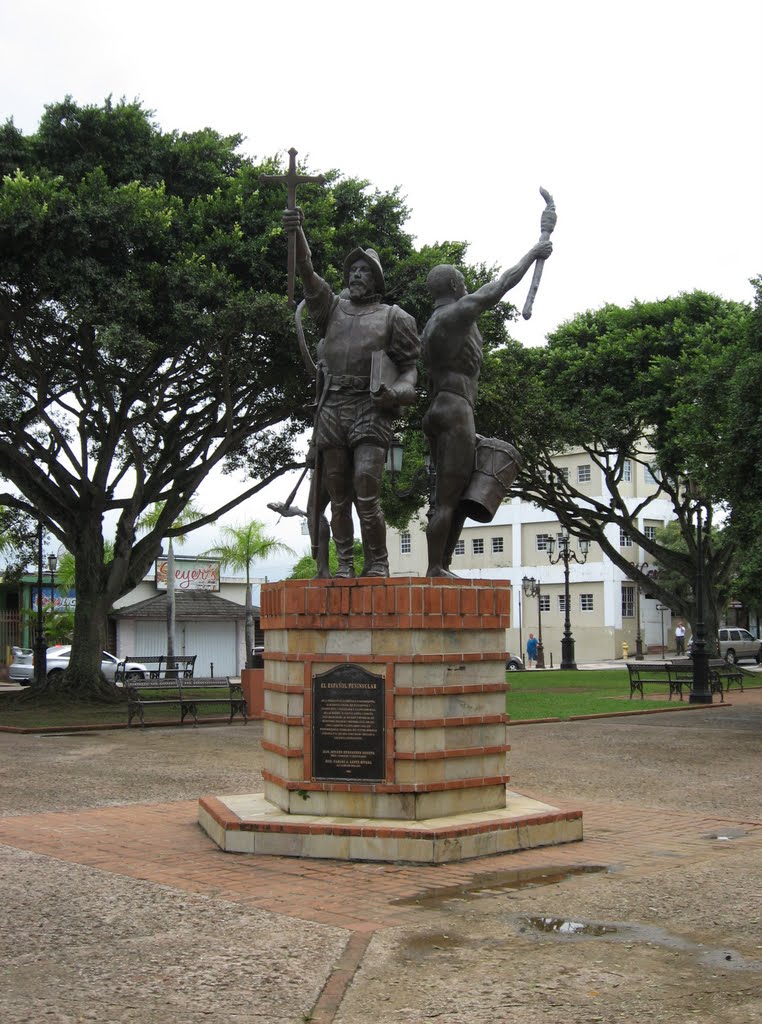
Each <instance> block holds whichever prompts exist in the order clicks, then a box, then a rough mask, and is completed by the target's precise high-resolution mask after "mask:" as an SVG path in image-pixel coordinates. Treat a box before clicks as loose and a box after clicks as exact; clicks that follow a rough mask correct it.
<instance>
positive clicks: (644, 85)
mask: <svg viewBox="0 0 762 1024" xmlns="http://www.w3.org/2000/svg"><path fill="white" fill-rule="evenodd" d="M761 41H762V4H760V3H759V0H724V3H722V4H719V3H717V2H716V0H715V2H711V3H710V2H707V0H639V2H637V3H634V2H631V0H630V2H628V0H619V2H612V0H576V2H575V3H571V2H568V0H560V2H559V0H545V2H544V3H536V4H534V3H527V2H522V3H512V2H509V0H503V2H502V3H500V4H498V3H496V2H495V0H491V2H482V0H471V2H470V3H468V4H462V3H457V4H456V3H452V2H450V0H439V2H435V0H405V2H400V0H387V2H386V3H384V4H378V3H374V4H370V3H366V4H358V3H357V2H354V3H349V2H346V0H323V2H322V3H316V2H306V0H283V2H282V3H280V4H276V3H274V2H273V0H266V2H257V0H248V2H240V0H227V2H226V3H223V4H220V5H215V4H210V3H200V2H198V0H183V2H175V0H152V2H150V3H149V2H147V0H131V3H130V4H129V5H124V4H115V3H109V2H108V0H69V2H68V3H61V2H60V0H59V2H56V3H53V2H51V0H25V2H24V3H23V4H16V5H14V6H13V7H10V8H9V6H8V5H6V7H5V11H4V13H3V15H2V19H1V20H0V83H1V87H0V102H1V103H2V110H0V115H1V116H2V119H3V120H5V119H6V118H7V117H13V119H14V121H15V123H16V125H17V126H18V127H20V128H21V129H22V130H23V131H24V132H25V133H31V132H33V131H34V130H35V128H36V126H37V124H38V121H39V118H40V116H41V114H42V112H43V108H44V106H45V104H47V103H51V102H55V101H58V100H61V99H63V97H64V96H65V95H66V94H70V95H72V96H73V97H74V99H75V100H76V101H77V102H79V103H82V104H89V103H101V102H102V101H103V99H104V98H105V97H106V96H107V95H109V94H110V95H112V96H113V97H114V98H115V99H118V98H120V97H122V96H124V97H126V98H127V99H134V98H139V99H140V100H141V101H142V102H143V103H144V105H145V106H146V107H148V108H149V109H151V110H153V111H154V112H155V117H156V120H157V121H158V123H159V124H160V125H161V127H162V128H163V129H164V130H172V129H178V130H181V131H192V130H195V129H198V128H202V127H204V126H207V125H208V126H210V127H212V128H214V129H216V130H217V131H220V132H222V133H234V132H237V133H240V134H242V135H244V136H245V142H244V146H243V149H244V151H245V152H246V153H247V154H249V155H251V156H257V157H263V156H268V155H272V154H274V153H276V152H278V151H286V150H288V149H289V147H291V146H293V147H295V148H296V149H297V150H298V151H299V154H300V158H307V159H308V160H309V164H310V167H311V169H312V171H313V172H318V171H321V170H327V169H329V168H334V167H335V168H338V169H340V170H341V171H342V172H343V173H345V174H348V175H356V176H359V177H363V178H367V179H368V180H369V181H371V182H372V183H373V184H374V185H376V186H378V187H379V188H382V189H389V188H392V187H394V186H397V185H398V186H399V187H400V189H401V192H402V194H403V195H404V196H405V197H406V199H407V203H408V205H409V207H410V209H411V211H412V216H411V219H410V221H409V223H408V228H409V230H410V231H411V232H412V233H413V234H414V235H415V236H416V239H417V243H418V244H419V245H420V244H424V243H431V242H435V241H442V240H445V239H465V240H467V241H469V242H470V250H469V255H470V258H471V260H472V261H484V262H486V263H487V264H490V265H492V264H496V265H498V266H499V267H500V268H504V267H506V266H509V265H511V264H513V263H514V262H515V261H516V260H517V259H518V258H519V256H521V255H522V254H523V253H524V252H525V251H526V250H527V249H528V248H529V247H530V246H531V245H532V244H533V243H534V242H535V241H536V240H537V238H538V236H539V223H540V214H541V212H542V208H543V201H542V199H541V197H540V195H539V191H538V189H539V187H540V186H541V185H542V186H544V187H545V188H547V189H549V190H550V191H551V192H552V193H553V195H554V197H555V200H556V205H557V208H558V226H557V228H556V231H555V234H554V242H555V253H554V255H553V257H552V259H551V260H550V261H549V262H548V264H547V266H546V268H545V274H544V277H543V281H542V285H541V288H540V291H539V294H538V296H537V300H536V303H535V312H534V315H533V317H532V319H531V320H530V321H524V320H522V319H519V320H518V321H517V322H516V323H515V324H514V325H513V334H514V336H515V337H516V338H517V339H518V340H520V341H521V342H522V343H524V344H526V345H538V344H542V343H543V339H544V338H545V335H546V334H547V333H548V332H550V331H552V330H553V329H554V328H555V327H556V326H557V325H558V324H560V323H562V322H564V321H565V320H567V319H570V318H571V317H573V316H575V315H576V314H577V313H579V312H582V311H584V310H586V309H594V308H597V307H599V306H601V305H603V304H604V303H606V302H614V303H617V304H620V305H627V304H629V303H630V302H632V301H633V299H636V298H637V299H641V300H652V299H661V298H665V297H667V296H669V295H675V294H677V293H679V292H681V291H691V290H693V289H696V288H700V289H704V290H707V291H711V292H715V293H717V294H719V295H721V296H724V297H725V298H728V299H737V300H741V301H751V298H752V289H751V287H750V285H749V278H750V277H752V276H755V275H757V274H759V273H761V272H762V259H761V258H760V257H761V256H762V195H761V193H762V188H761V187H760V182H762V131H761V130H760V98H761V97H762V62H761V61H760V56H759V54H760V42H761ZM307 229H308V230H309V225H307ZM357 241H358V244H363V243H364V241H365V240H364V239H358V240H357ZM318 269H319V268H318ZM527 286H528V280H525V281H524V282H522V284H521V285H519V286H518V288H517V289H516V290H515V292H514V293H512V295H511V296H510V298H511V299H512V301H514V302H515V304H516V305H518V306H519V307H521V306H522V305H523V301H524V298H525V295H526V289H527ZM419 326H423V325H419ZM231 486H232V487H233V489H235V486H242V485H231ZM288 489H289V488H288V486H284V487H283V488H281V489H280V490H281V491H283V490H285V491H288ZM200 499H201V503H202V504H204V505H206V507H211V502H207V501H206V500H205V497H204V494H203V492H202V494H201V496H200ZM302 500H305V496H302ZM250 516H256V517H257V518H260V519H264V520H266V521H267V522H268V524H269V525H272V526H273V528H274V526H275V522H276V521H275V519H274V518H272V516H271V513H269V512H268V511H267V510H266V509H265V508H264V501H262V500H259V501H253V502H250V503H248V504H247V505H245V506H243V507H242V508H241V509H240V510H238V511H237V512H236V513H233V514H232V515H230V516H228V517H226V518H227V520H228V521H229V520H231V519H242V518H246V517H250ZM286 525H287V526H288V529H287V530H283V531H282V530H281V528H279V530H278V532H279V534H281V535H282V536H283V537H284V539H286V540H287V541H288V542H289V543H291V544H292V545H293V546H296V547H298V548H299V550H300V551H303V550H304V539H303V538H302V537H301V535H300V533H299V530H298V523H297V521H295V520H291V521H286V522H285V523H281V527H284V526H286ZM209 543H213V539H210V538H209V537H208V536H207V537H205V540H204V544H209ZM202 546H203V545H202ZM187 549H188V550H191V544H190V543H189V544H188V545H187ZM284 568H285V567H284ZM265 571H267V570H266V569H265ZM269 574H270V575H271V578H272V577H273V576H277V575H280V568H279V567H278V564H276V563H275V562H273V563H272V565H270V567H269Z"/></svg>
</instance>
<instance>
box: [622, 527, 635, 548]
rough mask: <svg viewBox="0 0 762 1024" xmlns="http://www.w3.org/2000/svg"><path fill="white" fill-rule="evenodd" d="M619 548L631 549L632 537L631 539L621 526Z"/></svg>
mask: <svg viewBox="0 0 762 1024" xmlns="http://www.w3.org/2000/svg"><path fill="white" fill-rule="evenodd" d="M619 547H620V548H631V547H632V537H630V536H629V535H628V534H627V533H626V532H625V531H624V530H623V529H622V527H621V526H620V527H619Z"/></svg>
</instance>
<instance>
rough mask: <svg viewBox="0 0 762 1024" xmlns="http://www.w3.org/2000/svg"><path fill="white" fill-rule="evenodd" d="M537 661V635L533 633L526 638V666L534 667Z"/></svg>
mask: <svg viewBox="0 0 762 1024" xmlns="http://www.w3.org/2000/svg"><path fill="white" fill-rule="evenodd" d="M536 662H537V637H536V636H535V635H534V633H530V634H529V639H528V640H527V668H535V665H536Z"/></svg>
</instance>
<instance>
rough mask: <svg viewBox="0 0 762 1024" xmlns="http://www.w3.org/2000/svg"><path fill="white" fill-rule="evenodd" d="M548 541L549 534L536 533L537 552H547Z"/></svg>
mask: <svg viewBox="0 0 762 1024" xmlns="http://www.w3.org/2000/svg"><path fill="white" fill-rule="evenodd" d="M550 539H551V538H550V534H549V533H538V534H537V550H538V551H547V550H548V541H549V540H550Z"/></svg>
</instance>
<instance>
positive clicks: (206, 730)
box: [0, 691, 762, 1024]
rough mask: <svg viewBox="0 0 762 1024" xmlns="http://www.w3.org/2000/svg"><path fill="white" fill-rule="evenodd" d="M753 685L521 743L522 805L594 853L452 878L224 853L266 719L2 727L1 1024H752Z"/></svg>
mask: <svg viewBox="0 0 762 1024" xmlns="http://www.w3.org/2000/svg"><path fill="white" fill-rule="evenodd" d="M759 694H760V691H756V692H751V691H749V692H747V693H746V694H743V695H740V694H738V695H737V694H735V693H734V694H732V695H731V702H732V707H730V708H727V709H722V710H720V711H717V710H714V709H712V710H707V711H704V710H700V711H692V712H689V713H688V714H685V715H681V714H679V713H674V714H669V715H649V716H647V717H644V718H627V719H603V720H594V721H586V722H578V723H567V724H564V723H559V724H547V725H538V726H522V725H518V726H514V727H512V730H511V742H512V746H513V750H512V752H511V754H509V755H508V767H509V770H510V773H511V775H512V782H511V788H512V789H514V788H515V789H516V790H518V791H520V792H522V793H525V794H526V795H527V796H529V797H531V798H533V799H539V800H544V801H546V802H549V803H552V804H555V805H558V804H563V803H564V801H566V802H568V803H569V804H575V805H580V806H582V808H583V812H584V822H585V839H584V841H583V842H582V843H574V844H568V845H565V846H560V847H553V848H544V849H540V850H528V851H522V852H517V853H513V854H506V855H498V856H494V857H485V858H479V859H477V860H474V861H470V862H468V863H467V864H452V865H442V866H438V867H432V866H421V867H411V866H409V865H402V864H359V863H351V862H350V863H343V862H333V861H309V862H305V861H295V860H291V859H289V858H281V857H257V856H256V855H253V856H252V855H234V854H230V855H227V854H224V853H222V852H221V851H219V850H218V849H217V848H216V847H215V846H214V844H213V843H212V842H211V841H210V840H209V839H208V837H206V836H205V835H204V834H203V833H202V832H201V830H200V829H199V828H198V826H197V825H196V821H195V818H196V810H197V799H198V797H199V796H200V795H202V794H207V793H226V792H227V793H247V792H256V791H257V790H259V789H261V788H262V786H261V775H260V769H261V763H262V757H261V750H260V747H259V742H260V740H261V725H259V724H258V723H253V724H252V725H251V726H249V727H247V728H246V729H243V728H227V727H225V726H219V727H218V726H213V727H203V728H199V729H194V730H188V729H186V730H183V731H182V732H181V731H180V730H177V729H174V730H173V729H155V730H146V731H145V732H141V731H138V730H132V731H131V732H108V733H105V732H104V733H101V734H97V735H95V736H93V735H92V734H91V735H89V736H88V737H87V738H86V739H83V738H82V737H78V736H61V737H55V738H50V737H47V738H45V739H41V738H40V737H37V736H33V735H25V736H19V735H11V734H0V763H1V764H2V766H3V767H2V771H1V772H0V884H1V885H2V892H3V927H2V929H0V1019H1V1020H2V1021H3V1024H5V1022H6V1021H7V1022H9V1024H21V1022H22V1021H23V1022H25V1024H27V1022H33V1024H37V1022H38V1021H42V1020H50V1021H54V1022H59V1021H60V1022H64V1024H69V1022H72V1024H74V1022H82V1021H94V1022H96V1024H101V1022H102V1024H106V1022H107V1021H108V1022H116V1024H156V1022H157V1021H161V1022H162V1024H164V1022H167V1024H175V1022H180V1021H183V1022H184V1024H196V1022H197V1021H201V1020H204V1021H208V1020H214V1021H217V1020H220V1021H221V1020H225V1021H228V1020H229V1021H233V1022H238V1021H241V1022H243V1021H247V1022H249V1021H264V1022H269V1021H276V1020H277V1021H279V1022H286V1024H292V1022H293V1024H299V1022H303V1021H304V1020H305V1019H306V1018H307V1017H309V1016H311V1017H312V1019H313V1021H314V1022H315V1024H368V1022H372V1024H387V1022H390V1024H391V1022H394V1024H422V1022H428V1021H430V1020H432V1019H434V1020H436V1021H437V1024H486V1022H488V1021H489V1024H509V1022H510V1024H516V1022H518V1021H520V1022H521V1024H535V1022H537V1024H539V1022H542V1024H588V1022H591V1021H596V1020H598V1021H602V1022H605V1024H618V1022H620V1021H621V1022H623V1021H628V1024H629V1022H631V1021H632V1020H641V1021H657V1022H659V1024H715V1022H716V1021H717V1020H722V1021H723V1024H749V1021H752V1020H755V1019H760V1018H762V911H760V904H759V899H758V894H759V864H760V863H762V796H761V795H760V789H759V785H758V778H759V768H760V756H761V755H762V702H760V696H759ZM722 836H726V838H724V839H723V838H720V837H722ZM584 866H586V867H590V868H593V867H600V868H603V869H605V870H601V871H596V872H592V873H587V874H580V873H575V872H576V871H577V869H579V868H580V867H584ZM518 871H527V872H529V873H530V874H531V873H532V872H534V873H535V879H536V880H535V882H534V884H532V885H530V886H529V887H524V888H512V887H511V885H510V884H508V883H509V881H510V879H514V880H515V878H516V877H517V872H518ZM554 872H555V874H554V875H553V877H554V879H555V880H554V881H553V882H552V884H542V882H541V876H542V875H543V873H546V874H552V873H554ZM538 917H547V918H552V917H557V918H558V919H559V920H565V921H571V922H591V923H593V924H594V923H596V922H597V923H601V922H607V923H608V924H609V925H611V927H613V928H616V929H617V930H616V931H615V932H611V933H608V934H605V935H602V936H595V935H590V936H568V937H565V936H563V935H558V934H541V933H539V932H537V931H535V930H533V926H531V925H530V924H529V923H528V922H529V921H530V920H531V919H536V918H538ZM352 936H361V937H362V941H359V943H358V944H357V945H355V946H352V945H351V943H350V941H349V940H350V939H351V937H352ZM368 938H369V939H370V944H369V945H368V946H367V949H366V947H365V941H366V940H367V939H368Z"/></svg>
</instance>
